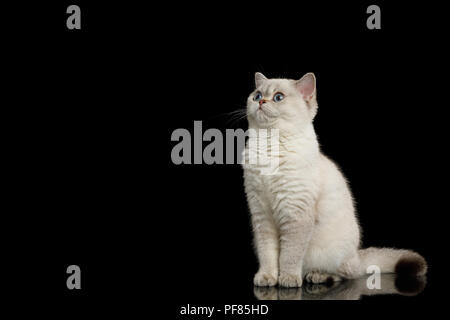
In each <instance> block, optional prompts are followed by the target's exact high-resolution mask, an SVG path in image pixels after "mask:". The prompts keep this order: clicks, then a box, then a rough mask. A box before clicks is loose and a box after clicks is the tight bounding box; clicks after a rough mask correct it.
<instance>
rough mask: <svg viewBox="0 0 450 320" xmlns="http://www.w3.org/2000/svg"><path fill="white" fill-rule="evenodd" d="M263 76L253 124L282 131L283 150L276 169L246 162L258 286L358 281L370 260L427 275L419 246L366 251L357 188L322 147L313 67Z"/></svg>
mask: <svg viewBox="0 0 450 320" xmlns="http://www.w3.org/2000/svg"><path fill="white" fill-rule="evenodd" d="M255 80H256V90H255V91H254V92H253V93H252V94H251V95H250V96H249V98H248V102H247V115H248V117H247V118H248V123H249V128H250V129H254V130H256V131H258V129H271V130H272V129H277V130H278V137H279V139H278V141H277V142H276V143H277V146H276V148H277V149H278V150H279V152H278V154H275V155H271V156H272V157H278V159H277V161H276V163H279V166H278V168H277V170H276V172H274V173H273V174H272V175H265V174H262V173H261V168H260V167H258V165H257V164H249V163H247V162H246V163H244V178H245V191H246V194H247V200H248V204H249V207H250V211H251V217H252V225H253V230H254V240H255V247H256V251H257V255H258V259H259V265H260V268H259V271H258V272H257V273H256V275H255V278H254V283H255V285H258V286H274V285H276V284H277V283H278V284H279V285H280V286H284V287H300V286H301V285H302V281H303V278H305V279H306V281H308V282H312V283H323V282H333V281H335V280H340V279H342V278H346V279H354V278H358V277H361V276H362V275H364V274H365V273H366V270H367V267H368V266H370V265H376V266H378V267H379V268H380V270H381V272H383V273H391V272H400V273H406V274H410V275H424V274H425V273H426V270H427V265H426V262H425V260H424V259H423V257H422V256H420V255H419V254H417V253H415V252H413V251H409V250H396V249H390V248H368V249H359V245H360V230H359V225H358V221H357V218H356V215H355V211H354V206H353V200H352V196H351V193H350V190H349V188H348V186H347V183H346V180H345V178H344V176H343V175H342V173H341V172H340V170H339V169H338V167H337V166H336V165H335V164H334V163H333V162H332V161H331V160H329V159H328V158H327V157H326V156H324V155H323V154H322V153H321V152H320V149H319V144H318V141H317V138H316V134H315V131H314V128H313V119H314V116H315V114H316V112H317V107H318V106H317V101H316V80H315V76H314V75H313V74H312V73H308V74H306V75H305V76H304V77H303V78H301V79H300V80H298V81H295V80H288V79H267V78H265V77H264V76H263V75H262V74H260V73H257V74H256V75H255ZM271 130H266V132H267V131H269V132H270V131H271ZM250 139H258V136H257V135H255V136H254V137H253V138H252V137H250ZM252 142H253V141H252ZM267 142H268V141H267V140H266V144H267ZM258 145H259V144H258V143H248V144H247V147H246V150H245V157H246V158H248V157H249V155H250V154H254V153H255V152H256V153H257V152H258V150H251V148H254V146H258ZM256 148H257V147H256ZM266 148H271V146H270V145H267V146H266ZM249 149H250V150H249ZM272 149H275V146H273V148H272Z"/></svg>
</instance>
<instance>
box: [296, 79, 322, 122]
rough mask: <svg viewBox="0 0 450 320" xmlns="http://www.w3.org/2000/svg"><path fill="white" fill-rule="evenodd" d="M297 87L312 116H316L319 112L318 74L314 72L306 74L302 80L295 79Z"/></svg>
mask: <svg viewBox="0 0 450 320" xmlns="http://www.w3.org/2000/svg"><path fill="white" fill-rule="evenodd" d="M295 87H296V88H297V90H298V91H299V92H300V94H301V95H302V97H303V100H305V102H306V105H307V106H308V108H309V110H310V114H311V117H312V118H314V116H315V115H316V113H317V99H316V76H315V75H314V73H312V72H310V73H307V74H305V75H304V76H303V77H302V78H301V79H300V80H297V81H295Z"/></svg>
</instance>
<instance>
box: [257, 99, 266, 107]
mask: <svg viewBox="0 0 450 320" xmlns="http://www.w3.org/2000/svg"><path fill="white" fill-rule="evenodd" d="M264 102H267V100H264V99H261V100H259V105H260V106H261V105H262V104H263V103H264Z"/></svg>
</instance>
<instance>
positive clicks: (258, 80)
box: [255, 72, 267, 88]
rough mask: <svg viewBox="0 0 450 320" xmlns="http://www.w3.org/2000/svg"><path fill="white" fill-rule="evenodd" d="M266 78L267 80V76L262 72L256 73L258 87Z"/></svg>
mask: <svg viewBox="0 0 450 320" xmlns="http://www.w3.org/2000/svg"><path fill="white" fill-rule="evenodd" d="M266 80H267V78H266V77H265V76H264V75H263V74H262V73H261V72H257V73H255V86H256V88H258V87H259V86H260V85H261V84H262V83H263V82H264V81H266Z"/></svg>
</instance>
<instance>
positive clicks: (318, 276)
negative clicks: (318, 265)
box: [305, 271, 341, 285]
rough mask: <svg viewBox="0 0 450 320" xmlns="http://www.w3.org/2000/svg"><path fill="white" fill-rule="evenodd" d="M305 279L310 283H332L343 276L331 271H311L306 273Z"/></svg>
mask: <svg viewBox="0 0 450 320" xmlns="http://www.w3.org/2000/svg"><path fill="white" fill-rule="evenodd" d="M305 280H306V282H309V283H326V284H329V285H332V284H333V283H335V282H338V281H340V280H341V278H340V277H338V276H336V275H333V274H329V273H324V272H320V271H310V272H308V273H307V274H306V276H305Z"/></svg>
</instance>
